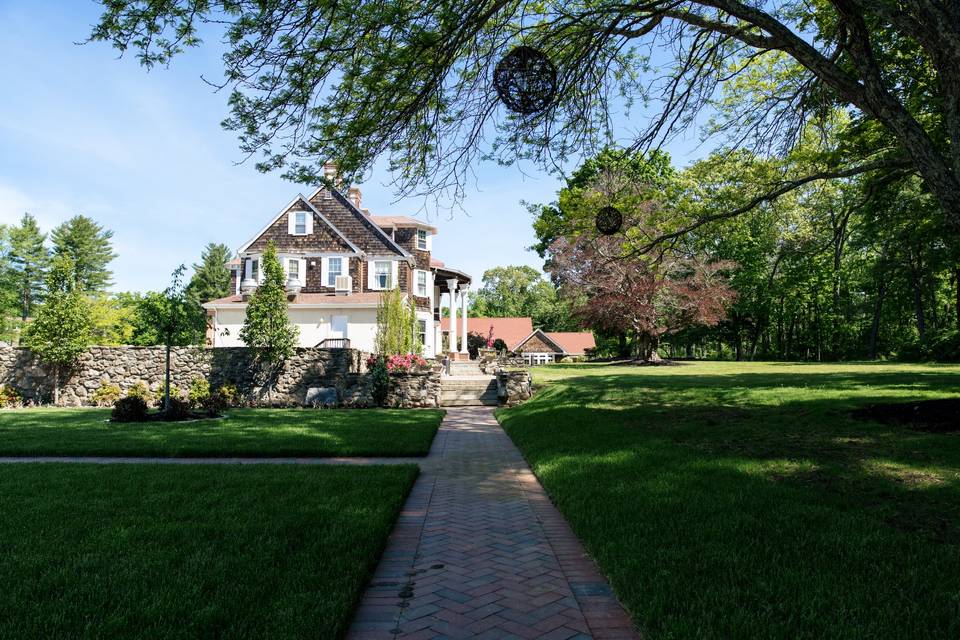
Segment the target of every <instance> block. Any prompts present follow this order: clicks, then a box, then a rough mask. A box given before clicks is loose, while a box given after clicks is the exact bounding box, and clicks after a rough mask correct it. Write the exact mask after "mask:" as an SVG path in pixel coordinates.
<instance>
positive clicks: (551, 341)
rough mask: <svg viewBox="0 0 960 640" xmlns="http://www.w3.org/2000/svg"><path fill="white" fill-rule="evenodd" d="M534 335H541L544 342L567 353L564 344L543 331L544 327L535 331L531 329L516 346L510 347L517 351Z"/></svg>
mask: <svg viewBox="0 0 960 640" xmlns="http://www.w3.org/2000/svg"><path fill="white" fill-rule="evenodd" d="M534 336H537V337H539V338H540V339H541V340H542V341H543V342H547V343H549V344H552V345H553V346H554V347H555V349H556V352H557V353H566V351H565V350H564V348H563V345H561V344H560V343H559V342H557V341H556V340H554V339H553V338H551V337H550V335H549V334H548V333H547V332H545V331H543V330H542V329H534V330H533V331H531V332H530V335H528V336H527V337H525V338H524V339H522V340H521V341H520V342H518V343H517V344H515V345H514V346H512V347H510V351H516V350H517V349H519V348H520V347H522V346H523V345H525V344H527V342H529V341H530V339H531V338H533V337H534Z"/></svg>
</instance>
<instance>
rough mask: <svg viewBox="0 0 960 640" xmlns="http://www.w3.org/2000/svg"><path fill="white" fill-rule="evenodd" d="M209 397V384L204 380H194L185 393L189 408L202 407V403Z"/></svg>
mask: <svg viewBox="0 0 960 640" xmlns="http://www.w3.org/2000/svg"><path fill="white" fill-rule="evenodd" d="M209 397H210V383H209V382H208V381H207V379H206V378H194V379H193V381H192V382H191V383H190V389H189V390H188V391H187V400H188V401H189V402H190V406H191V407H200V406H203V402H204V401H205V400H206V399H207V398H209Z"/></svg>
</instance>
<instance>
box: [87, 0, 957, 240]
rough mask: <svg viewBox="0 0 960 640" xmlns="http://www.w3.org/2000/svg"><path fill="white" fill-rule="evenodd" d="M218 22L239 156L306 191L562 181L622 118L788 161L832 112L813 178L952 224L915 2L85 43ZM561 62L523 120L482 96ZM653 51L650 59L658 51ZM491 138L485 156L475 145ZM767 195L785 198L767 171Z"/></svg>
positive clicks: (352, 18) (387, 23)
mask: <svg viewBox="0 0 960 640" xmlns="http://www.w3.org/2000/svg"><path fill="white" fill-rule="evenodd" d="M206 23H216V24H218V25H223V28H224V29H225V40H226V43H227V47H228V48H227V51H226V53H225V54H224V70H225V77H224V80H223V85H224V86H226V87H230V88H231V89H232V90H233V94H232V97H231V100H230V107H231V111H232V113H231V115H230V117H229V118H227V119H226V121H225V123H224V124H225V126H226V127H227V128H228V129H230V130H233V131H235V132H236V133H237V135H238V136H239V138H240V145H241V148H242V149H243V150H244V152H246V153H249V154H250V155H251V156H254V157H256V159H257V160H258V167H259V168H261V169H263V170H274V169H282V170H284V172H285V175H286V176H287V177H289V178H292V179H294V180H298V181H304V182H317V181H318V180H320V179H321V178H322V164H323V162H324V161H325V160H327V159H328V158H334V159H336V160H337V161H338V162H339V164H340V167H341V169H342V170H343V171H344V172H345V173H346V174H347V176H346V177H348V178H352V177H354V176H355V175H359V174H362V173H363V172H364V171H365V170H367V169H369V168H371V167H372V165H373V162H374V160H375V159H376V158H377V157H378V156H380V155H381V154H385V155H388V156H389V159H390V166H391V168H392V170H393V172H394V175H395V177H396V180H397V182H398V187H399V188H400V190H401V191H404V192H411V191H415V190H418V189H420V188H423V187H427V188H428V189H429V190H431V191H432V192H433V193H441V192H443V190H444V189H445V188H450V189H453V192H454V195H462V185H463V184H464V183H465V181H466V180H465V179H466V177H467V176H468V175H469V171H470V167H471V162H472V160H473V159H476V158H478V157H480V156H485V157H489V158H493V159H496V160H498V161H501V162H506V163H511V162H515V161H517V160H518V159H520V158H529V159H531V160H533V161H534V162H537V163H540V164H541V165H543V166H563V164H564V163H565V161H566V160H567V159H569V158H571V157H572V156H574V155H576V154H580V155H583V156H589V155H592V154H593V153H595V152H596V151H597V150H598V149H599V148H601V147H602V146H603V145H604V144H606V143H607V142H609V141H610V140H611V139H623V136H622V135H618V134H622V133H624V132H615V131H613V123H614V122H615V120H616V116H617V112H618V110H620V109H621V108H622V107H623V106H626V107H627V108H628V109H629V108H631V107H632V106H633V105H634V104H643V105H647V104H653V105H655V106H656V107H658V108H655V109H653V113H652V117H651V118H650V119H649V120H648V121H647V122H645V123H643V124H637V123H636V119H635V118H632V117H631V118H629V120H628V121H629V122H630V125H629V127H630V131H629V132H627V133H628V135H630V136H631V137H632V139H631V140H629V142H630V145H631V147H632V148H636V149H649V148H651V147H656V146H657V145H659V144H660V143H662V142H663V141H665V140H669V139H670V138H672V137H673V136H675V135H677V134H679V133H680V132H683V131H684V130H686V129H687V128H689V127H690V126H693V125H694V123H696V122H697V116H698V115H699V114H701V112H704V110H706V111H707V113H710V114H711V115H712V116H713V117H712V121H711V123H710V125H709V126H708V127H706V128H705V130H704V133H705V134H706V135H707V136H710V137H712V138H713V139H714V141H716V142H717V143H718V144H720V145H725V146H727V147H740V146H746V147H748V148H750V149H751V150H753V151H755V152H759V153H761V154H783V153H785V152H787V151H788V150H789V149H790V148H792V146H793V145H794V143H795V142H796V141H797V139H798V138H799V136H800V134H801V132H802V131H803V129H804V127H805V126H806V125H807V124H808V123H810V122H813V121H816V120H818V119H820V118H822V117H824V115H825V114H829V113H832V112H833V110H834V109H835V108H840V109H842V110H844V111H846V112H847V113H848V114H849V116H850V118H851V120H852V122H853V123H854V125H855V126H856V127H857V129H858V132H859V133H858V135H857V136H856V137H855V141H853V142H852V143H851V144H848V145H842V146H839V147H837V148H836V149H834V150H832V151H831V154H830V155H829V156H828V157H826V160H827V166H826V168H824V169H818V170H817V171H815V172H814V173H813V174H810V176H808V180H806V181H803V180H801V181H799V183H798V184H806V183H807V182H809V181H810V180H819V179H827V178H838V177H840V178H842V177H849V176H851V175H856V174H860V173H868V172H880V173H885V172H891V171H907V172H909V173H911V174H913V175H916V176H919V177H921V178H922V180H923V185H924V188H925V189H927V190H929V192H930V193H931V194H932V195H933V197H934V200H935V202H936V203H937V205H938V207H939V208H940V209H941V211H942V212H943V213H944V215H945V217H946V219H948V220H949V221H950V222H951V223H952V225H953V227H954V229H957V228H960V5H958V4H957V3H956V2H929V1H926V0H909V1H904V0H870V1H866V0H816V1H814V2H808V1H802V0H788V1H785V2H773V1H760V2H745V1H742V0H683V1H677V0H650V1H646V2H637V3H632V4H624V3H621V2H614V1H613V0H591V1H589V2H586V1H583V0H578V1H573V2H570V1H566V0H564V1H562V2H540V1H532V0H530V1H515V2H501V1H499V0H489V1H481V2H477V1H475V0H455V1H453V2H444V3H426V4H424V3H396V2H387V3H384V2H378V1H374V0H353V1H351V2H341V1H337V2H333V1H327V0H317V1H315V2H308V3H304V2H300V1H298V0H279V1H277V2H270V3H264V2H260V1H258V0H219V1H212V2H211V1H210V0H165V1H163V2H156V1H154V0H110V1H109V2H105V4H104V11H103V14H102V17H101V20H100V22H99V23H98V24H97V25H95V27H94V28H93V31H92V33H91V39H92V40H102V41H106V42H109V43H111V44H112V45H113V46H114V47H116V48H118V49H119V50H120V51H128V50H132V51H134V52H135V54H136V55H137V56H138V57H139V59H140V60H141V62H142V63H143V64H145V65H148V66H152V65H155V64H166V63H168V62H170V60H171V59H172V58H173V57H174V56H175V55H176V54H178V53H179V52H181V51H182V50H183V49H184V48H186V47H190V46H195V45H197V44H199V43H200V38H199V37H198V29H199V27H200V26H201V25H203V24H206ZM521 43H522V44H525V45H528V46H532V47H535V48H537V49H539V50H541V51H542V52H543V53H545V54H546V55H547V56H548V57H549V58H550V59H551V60H552V61H553V63H554V64H555V65H556V70H557V82H558V92H557V97H556V100H555V101H554V102H553V103H552V104H551V105H550V106H549V107H548V108H547V109H545V110H543V111H541V112H540V113H537V114H534V115H531V116H525V117H521V116H516V115H512V114H509V113H506V112H505V111H504V110H503V109H502V108H501V107H500V105H499V103H498V98H497V95H496V93H495V91H494V90H493V88H492V86H491V77H492V71H493V69H494V67H495V65H496V64H497V62H498V61H499V60H500V59H501V58H502V57H503V56H504V55H505V54H506V53H507V52H508V51H509V50H510V49H511V48H512V47H514V46H516V45H517V44H521ZM655 53H656V55H654V54H655ZM487 140H492V142H491V143H486V142H485V141H487ZM771 178H772V179H771V180H770V181H769V182H767V183H765V185H764V186H765V189H766V190H767V191H768V192H770V193H776V192H781V191H782V189H783V188H784V187H785V186H789V185H787V184H786V183H785V182H784V180H783V177H782V176H779V175H773V176H771Z"/></svg>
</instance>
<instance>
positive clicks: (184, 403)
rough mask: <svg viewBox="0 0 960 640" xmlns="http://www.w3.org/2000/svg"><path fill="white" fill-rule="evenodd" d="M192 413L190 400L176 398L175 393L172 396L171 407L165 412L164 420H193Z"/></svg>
mask: <svg viewBox="0 0 960 640" xmlns="http://www.w3.org/2000/svg"><path fill="white" fill-rule="evenodd" d="M192 417H193V416H192V414H191V413H190V402H189V401H188V400H181V399H180V398H174V397H173V392H172V391H171V394H170V406H169V407H167V409H166V411H164V412H163V419H164V420H170V421H174V420H187V419H189V418H192Z"/></svg>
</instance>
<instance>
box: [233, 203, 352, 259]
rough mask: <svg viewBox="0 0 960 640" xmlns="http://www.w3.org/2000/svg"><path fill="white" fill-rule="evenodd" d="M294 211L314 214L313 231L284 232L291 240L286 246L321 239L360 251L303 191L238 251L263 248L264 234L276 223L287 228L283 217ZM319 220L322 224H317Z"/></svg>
mask: <svg viewBox="0 0 960 640" xmlns="http://www.w3.org/2000/svg"><path fill="white" fill-rule="evenodd" d="M293 211H305V212H307V213H309V214H311V215H312V216H313V218H314V225H313V233H312V234H311V235H310V236H289V235H287V234H286V232H283V234H282V236H281V237H284V240H290V241H291V242H284V243H283V244H284V247H285V248H286V247H287V245H296V244H302V245H309V244H310V243H316V242H317V241H320V240H326V241H327V242H328V243H332V246H333V247H335V248H336V249H337V250H339V251H350V252H353V253H360V249H359V248H358V247H357V245H356V244H354V243H353V242H352V241H351V240H350V238H348V237H347V236H346V235H345V234H344V233H343V232H342V231H340V229H338V228H337V227H336V226H335V225H334V224H333V223H332V222H331V221H330V220H329V219H328V218H327V217H326V216H325V215H323V213H321V212H320V211H319V210H318V209H317V208H316V207H315V206H314V205H313V203H311V202H310V200H308V199H307V198H306V197H305V196H304V195H303V194H302V193H301V194H297V197H295V198H294V199H293V200H291V201H290V202H289V203H288V204H287V206H285V207H284V208H283V209H281V210H280V212H279V213H278V214H277V215H276V216H274V217H273V219H271V220H270V222H268V223H267V225H266V226H265V227H264V228H263V229H261V230H260V231H259V232H258V233H257V234H256V235H255V236H253V237H252V238H251V239H250V240H248V241H247V242H246V243H244V244H243V246H241V247H240V249H239V250H238V253H244V252H246V251H248V250H250V249H251V248H254V249H261V248H263V246H265V245H266V242H267V239H265V237H264V236H265V235H267V234H268V232H270V231H271V230H272V229H274V228H275V227H276V225H281V229H285V227H286V224H285V223H284V222H283V221H282V218H283V217H284V216H285V215H287V214H288V213H291V212H293ZM317 222H319V223H320V224H319V225H318V224H316V223H317ZM303 248H306V247H303Z"/></svg>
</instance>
